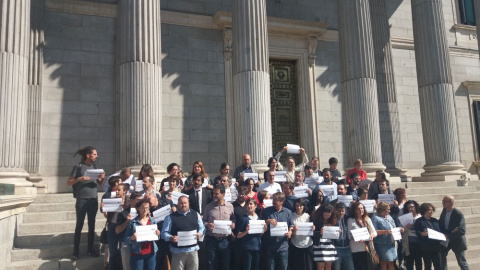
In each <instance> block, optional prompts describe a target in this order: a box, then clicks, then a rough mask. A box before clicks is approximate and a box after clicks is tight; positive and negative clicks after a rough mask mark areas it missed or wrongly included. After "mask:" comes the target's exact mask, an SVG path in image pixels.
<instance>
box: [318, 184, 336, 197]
mask: <svg viewBox="0 0 480 270" xmlns="http://www.w3.org/2000/svg"><path fill="white" fill-rule="evenodd" d="M318 188H320V189H321V190H322V192H323V196H324V197H331V196H333V195H335V191H334V190H335V187H334V186H333V185H321V186H319V187H318Z"/></svg>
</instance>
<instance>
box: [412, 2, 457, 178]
mask: <svg viewBox="0 0 480 270" xmlns="http://www.w3.org/2000/svg"><path fill="white" fill-rule="evenodd" d="M412 16H413V34H414V40H415V60H416V65H417V81H418V94H419V98H420V113H421V118H422V131H423V143H424V148H425V161H426V164H425V166H424V167H423V168H424V170H425V172H424V173H422V178H423V179H422V181H425V180H426V181H428V180H449V179H456V178H459V177H458V176H459V175H463V174H464V173H463V171H462V170H461V169H462V168H463V165H462V164H461V163H460V150H459V146H458V134H457V133H458V132H457V123H456V118H455V104H454V100H453V96H454V94H453V86H452V75H451V70H450V57H449V50H448V43H447V38H446V31H445V23H444V19H443V10H442V0H412ZM416 180H417V181H418V180H420V179H415V178H414V179H413V181H416Z"/></svg>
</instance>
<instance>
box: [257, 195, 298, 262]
mask: <svg viewBox="0 0 480 270" xmlns="http://www.w3.org/2000/svg"><path fill="white" fill-rule="evenodd" d="M272 198H273V206H271V207H268V208H266V209H265V210H263V213H262V219H263V220H265V224H267V232H266V235H265V237H264V240H265V243H264V245H265V247H266V252H267V269H269V270H274V269H282V270H286V269H287V267H288V239H290V237H291V236H292V230H293V223H292V211H290V210H288V209H286V208H284V207H283V202H284V201H285V194H283V193H281V192H277V193H275V194H273V196H272ZM278 222H286V224H287V227H288V232H287V233H285V235H283V236H271V235H270V230H271V227H272V226H273V227H275V226H277V223H278Z"/></svg>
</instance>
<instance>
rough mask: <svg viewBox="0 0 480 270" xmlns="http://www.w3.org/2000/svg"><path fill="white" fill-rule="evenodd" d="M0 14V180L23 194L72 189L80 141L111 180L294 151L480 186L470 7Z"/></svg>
mask: <svg viewBox="0 0 480 270" xmlns="http://www.w3.org/2000/svg"><path fill="white" fill-rule="evenodd" d="M465 3H471V5H466V4H465ZM0 4H1V5H2V6H1V7H0V11H1V15H0V16H1V17H0V18H1V19H2V24H1V27H2V28H1V32H0V52H1V54H0V98H1V100H0V110H1V111H0V130H2V132H1V135H0V145H1V148H0V182H7V183H15V185H16V186H17V187H18V188H19V189H21V188H22V187H28V186H32V185H34V186H37V187H40V188H45V189H44V191H45V192H48V193H56V192H66V191H69V188H68V187H67V186H66V184H65V182H66V179H67V175H68V174H69V173H70V171H71V169H72V166H73V164H75V163H76V162H78V160H79V158H78V156H77V157H73V154H74V153H75V151H76V150H77V149H78V148H81V147H84V146H87V145H93V146H95V147H96V148H97V149H98V152H99V161H98V163H99V167H102V168H104V169H105V170H106V172H107V174H109V173H113V172H114V171H116V170H119V169H120V168H121V167H122V166H127V165H128V166H139V165H141V164H143V163H150V164H152V165H153V166H154V168H155V169H156V171H157V172H160V173H161V172H164V168H166V166H167V165H168V164H169V163H170V162H176V163H179V164H181V165H182V166H183V168H184V170H185V171H186V172H189V171H190V168H191V166H192V164H193V162H194V161H196V160H201V161H202V162H203V163H204V164H205V167H206V170H207V172H208V173H209V174H210V175H216V173H217V172H218V167H219V164H220V163H222V162H228V163H230V164H231V166H232V167H233V166H236V165H238V164H239V163H240V159H241V155H242V154H243V153H250V154H251V155H252V159H253V162H254V163H255V164H256V166H257V167H258V168H259V169H262V168H263V167H265V164H266V162H267V159H268V158H269V157H270V156H273V155H275V153H276V151H278V150H279V149H278V148H279V146H280V145H282V144H284V143H285V142H289V141H291V142H293V143H298V144H300V145H301V146H303V147H304V148H305V149H306V151H307V154H308V155H309V157H312V156H319V158H320V163H321V167H326V166H327V165H328V159H329V158H330V157H332V156H334V157H336V158H337V159H338V160H339V169H341V170H346V169H347V168H349V167H351V166H352V163H353V160H355V159H356V158H361V159H362V160H363V162H364V168H365V169H366V170H367V172H374V171H375V170H377V169H386V170H387V172H389V173H390V174H391V175H392V176H396V175H397V176H398V175H407V176H413V177H414V180H427V181H428V180H453V179H460V177H461V176H462V175H464V174H465V173H470V174H471V177H472V178H478V176H477V167H476V165H477V164H478V162H479V161H480V157H479V155H480V154H479V153H480V148H479V144H480V141H479V138H480V133H479V132H480V126H479V123H480V121H479V120H478V119H479V117H480V115H479V112H480V109H478V108H480V107H477V105H476V104H477V102H479V101H480V62H479V54H478V46H479V45H478V43H477V42H478V39H477V37H478V29H477V28H476V27H475V26H472V25H468V24H472V23H469V20H465V19H466V17H468V16H470V17H471V16H472V14H477V18H478V17H479V14H480V11H479V10H480V7H479V5H477V6H475V8H476V10H477V12H476V13H473V11H472V9H473V8H474V7H473V1H468V0H463V1H458V0H434V1H432V0H429V1H425V0H390V1H384V0H355V1H353V0H322V1H317V0H266V1H264V0H195V1H194V0H161V1H160V0H135V1H131V0H118V1H116V0H96V1H93V0H92V1H86V0H35V1H33V0H32V1H31V3H30V1H24V0H4V1H0ZM11 14H15V16H10V15H11ZM474 21H475V20H474V19H473V22H474ZM477 21H478V19H477ZM470 22H471V20H470ZM292 89H293V90H292ZM290 90H292V91H290ZM420 176H422V177H423V178H415V177H420Z"/></svg>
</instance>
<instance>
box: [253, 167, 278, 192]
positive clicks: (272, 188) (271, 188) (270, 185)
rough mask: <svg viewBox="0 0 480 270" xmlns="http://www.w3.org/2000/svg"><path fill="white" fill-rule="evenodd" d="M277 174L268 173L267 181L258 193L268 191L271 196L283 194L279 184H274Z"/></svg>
mask: <svg viewBox="0 0 480 270" xmlns="http://www.w3.org/2000/svg"><path fill="white" fill-rule="evenodd" d="M274 180H275V172H272V171H268V173H267V181H266V182H265V183H263V184H261V185H260V187H259V188H258V191H262V190H266V191H267V192H268V193H269V194H270V195H273V194H275V193H277V192H282V187H281V186H280V184H279V183H276V182H274Z"/></svg>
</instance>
